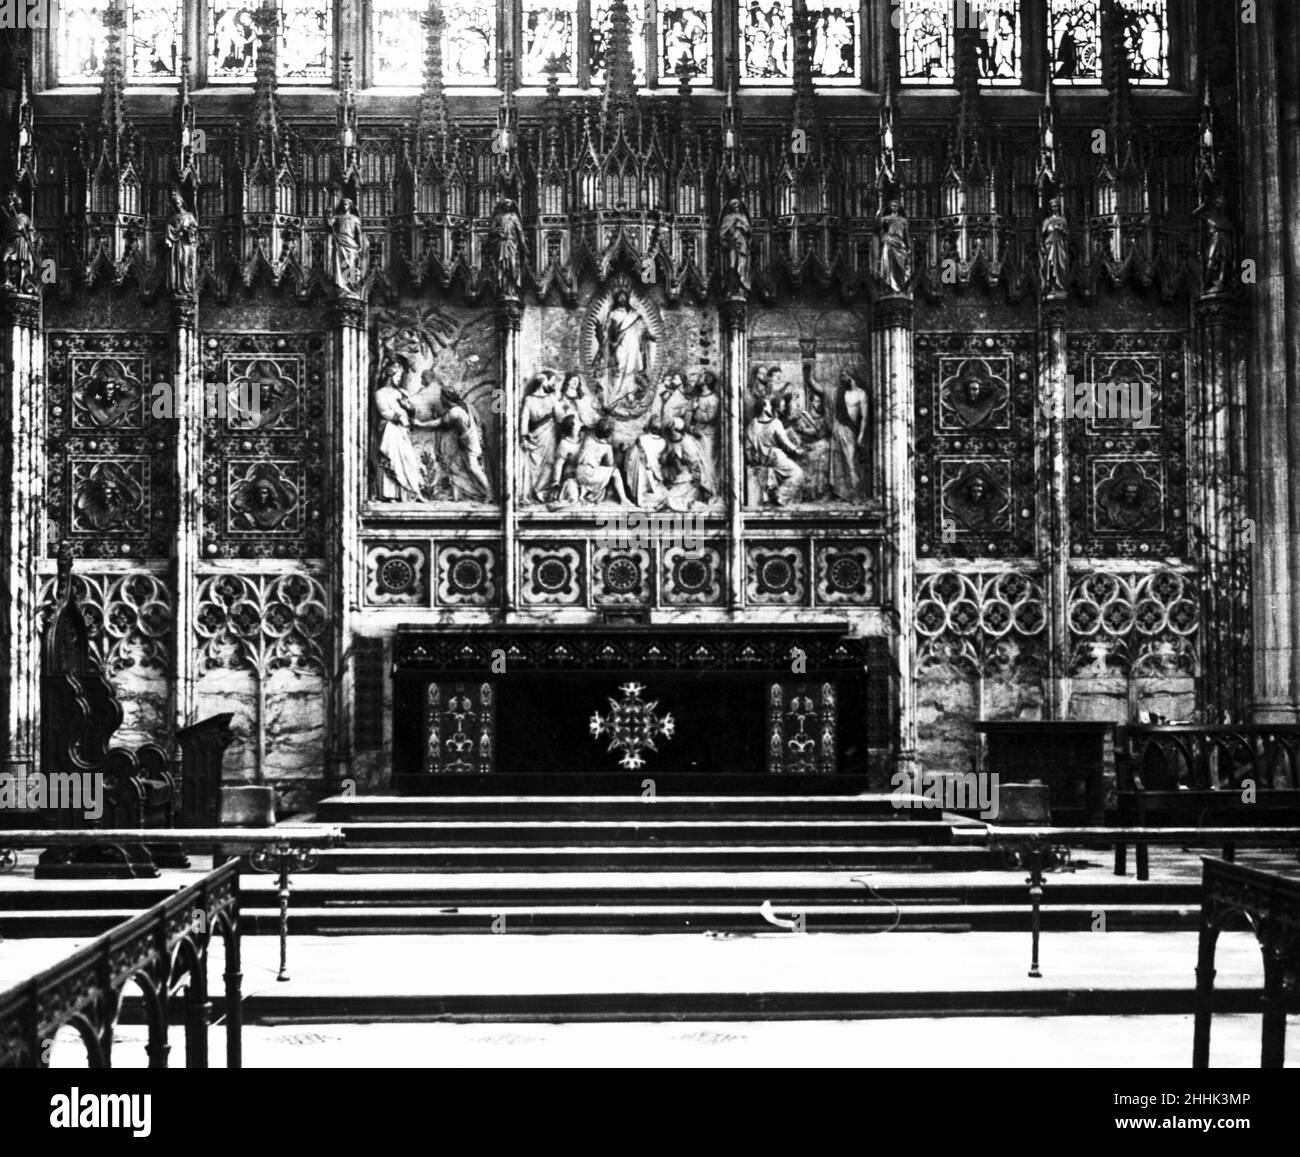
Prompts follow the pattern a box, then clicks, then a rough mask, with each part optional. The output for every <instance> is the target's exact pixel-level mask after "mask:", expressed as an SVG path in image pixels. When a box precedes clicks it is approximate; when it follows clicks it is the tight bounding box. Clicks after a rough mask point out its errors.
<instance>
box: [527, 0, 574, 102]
mask: <svg viewBox="0 0 1300 1157" xmlns="http://www.w3.org/2000/svg"><path fill="white" fill-rule="evenodd" d="M520 24H521V32H522V35H521V43H522V45H523V51H522V59H521V62H520V64H521V68H520V72H521V74H522V75H521V79H522V80H523V82H524V83H525V84H544V83H545V82H546V68H547V65H548V63H549V62H550V61H551V60H552V59H554V60H556V61H558V62H559V78H560V83H562V84H564V83H569V84H572V83H573V82H574V81H576V80H577V71H576V70H577V37H578V8H577V0H523V11H522V13H521V19H520Z"/></svg>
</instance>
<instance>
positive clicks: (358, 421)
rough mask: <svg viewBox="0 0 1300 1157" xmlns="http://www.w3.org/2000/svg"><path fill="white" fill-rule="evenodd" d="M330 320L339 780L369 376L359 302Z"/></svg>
mask: <svg viewBox="0 0 1300 1157" xmlns="http://www.w3.org/2000/svg"><path fill="white" fill-rule="evenodd" d="M331 306H332V316H331V318H330V331H331V332H330V352H331V371H332V373H331V378H332V381H333V384H334V388H333V390H332V391H331V397H330V426H331V428H332V429H333V430H334V432H335V434H334V438H333V445H332V447H331V456H332V458H333V461H334V470H333V477H334V492H333V495H332V497H333V503H332V515H331V520H330V521H331V534H330V542H331V543H332V544H333V566H332V574H331V582H330V608H331V618H332V619H333V622H332V623H331V635H332V640H331V641H332V643H333V658H334V670H333V683H332V699H333V702H332V703H331V710H330V717H329V718H330V732H329V735H330V743H329V762H330V769H329V770H330V774H331V777H332V781H333V782H334V783H336V784H337V783H338V782H339V781H340V780H342V779H343V778H344V777H346V776H347V774H348V772H349V768H350V766H351V762H352V753H353V749H354V742H353V741H354V735H355V730H356V727H355V711H354V703H355V690H356V688H355V682H356V678H355V674H356V664H355V663H354V662H353V658H352V631H353V623H354V621H355V619H356V616H357V615H358V614H359V612H360V610H361V589H360V584H361V573H362V559H361V538H360V528H361V485H362V469H361V464H362V462H363V461H364V457H363V455H362V454H359V453H358V452H357V448H358V447H361V446H364V445H365V438H366V387H367V383H368V381H369V379H370V349H369V345H368V343H367V341H366V306H365V302H364V301H363V300H362V299H361V298H360V297H359V296H356V295H354V294H349V293H339V294H337V295H336V296H335V297H334V299H333V301H332V303H331Z"/></svg>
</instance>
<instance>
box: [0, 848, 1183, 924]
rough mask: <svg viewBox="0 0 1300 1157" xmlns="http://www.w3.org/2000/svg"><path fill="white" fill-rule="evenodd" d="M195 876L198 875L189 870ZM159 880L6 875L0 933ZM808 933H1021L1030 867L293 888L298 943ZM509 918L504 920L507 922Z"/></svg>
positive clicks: (1174, 890)
mask: <svg viewBox="0 0 1300 1157" xmlns="http://www.w3.org/2000/svg"><path fill="white" fill-rule="evenodd" d="M191 871H192V870H191ZM187 874H188V873H170V872H169V873H168V879H167V880H158V881H149V882H141V881H101V882H94V883H92V882H87V881H35V880H31V879H29V878H24V876H22V875H12V876H8V877H0V881H2V883H0V936H5V937H9V938H11V939H12V938H17V937H23V938H30V937H42V936H55V935H93V934H97V933H99V932H102V931H104V930H106V929H107V928H108V927H111V926H112V925H113V924H114V923H115V922H117V921H119V920H122V919H125V918H127V917H128V916H129V915H130V914H132V913H135V912H139V911H141V910H143V909H144V908H146V907H148V906H150V905H151V904H153V903H156V902H157V901H158V900H159V899H161V898H162V896H164V895H166V894H167V893H168V892H169V891H171V890H174V888H175V887H176V886H177V885H176V883H175V882H174V879H172V877H175V878H176V879H183V878H184V876H185V875H187ZM240 888H241V894H242V904H243V912H244V921H245V925H246V927H247V928H248V930H249V931H250V932H257V933H269V932H271V931H274V929H275V927H276V924H277V921H278V909H277V896H276V892H275V881H274V878H273V877H269V876H266V875H263V874H254V873H249V874H245V875H243V876H242V877H241V884H240ZM1044 899H1045V908H1044V921H1045V927H1048V928H1052V929H1055V930H1059V931H1082V930H1089V929H1092V928H1093V927H1095V926H1096V925H1097V922H1098V915H1099V914H1101V915H1102V917H1103V923H1104V925H1105V927H1106V928H1107V929H1109V930H1147V931H1158V930H1175V929H1185V928H1189V927H1194V926H1195V921H1196V915H1197V912H1198V910H1199V902H1200V894H1199V887H1198V885H1197V884H1196V883H1195V882H1194V881H1193V880H1192V879H1186V880H1161V881H1156V880H1153V881H1148V882H1145V883H1144V882H1139V881H1136V880H1135V879H1133V878H1132V877H1129V878H1126V879H1117V878H1115V877H1114V876H1110V875H1108V874H1106V872H1105V868H1104V866H1103V865H1101V864H1092V863H1091V862H1081V864H1080V866H1079V870H1078V871H1077V872H1069V873H1052V874H1050V875H1049V877H1048V883H1047V888H1046V894H1045V897H1044ZM765 909H766V910H767V911H768V912H769V913H770V914H771V915H772V916H773V917H774V918H775V919H777V920H781V921H785V922H786V924H794V923H795V921H796V917H799V916H801V917H802V924H803V927H804V928H805V930H810V931H884V930H888V929H890V928H896V929H897V930H899V931H907V932H912V931H931V930H947V931H965V930H983V931H1000V930H1006V931H1011V930H1015V929H1017V928H1020V929H1024V928H1027V927H1028V922H1029V907H1028V895H1027V889H1026V886H1025V882H1024V875H1023V873H1022V872H1020V871H998V872H989V871H982V872H952V873H937V872H936V873H922V874H917V873H914V872H889V871H873V872H869V873H860V874H859V873H853V872H814V871H809V872H770V871H768V872H757V871H751V872H602V873H591V872H555V873H534V872H524V873H494V872H473V873H449V874H427V875H420V876H414V875H412V876H403V875H396V874H390V873H374V874H356V875H353V874H341V875H330V874H320V873H306V874H298V875H295V877H294V880H293V894H292V904H291V908H290V924H291V930H292V934H293V935H294V936H297V935H301V934H311V933H318V934H323V935H358V934H368V933H376V934H378V933H414V932H425V933H451V932H479V933H490V932H492V931H493V929H494V928H496V929H497V930H501V928H502V927H504V928H505V930H508V931H512V932H534V933H563V932H588V933H596V932H599V933H613V932H628V933H633V932H645V933H659V932H682V931H699V932H714V933H718V934H736V935H753V934H760V933H765V932H769V931H780V928H779V927H776V926H774V925H773V924H772V923H771V922H770V921H769V920H768V919H766V918H765V917H764V915H763V912H764V910H765ZM501 917H504V922H503V921H502V920H501V919H500V918H501Z"/></svg>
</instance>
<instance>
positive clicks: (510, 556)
mask: <svg viewBox="0 0 1300 1157" xmlns="http://www.w3.org/2000/svg"><path fill="white" fill-rule="evenodd" d="M522 322H523V303H522V302H521V301H520V299H519V297H518V295H517V294H515V293H507V294H504V295H503V296H502V297H501V298H500V299H499V301H498V303H497V343H498V350H499V355H500V359H501V384H500V386H499V387H498V388H499V391H500V392H499V393H498V394H497V397H496V399H495V403H496V409H497V412H498V413H499V414H500V415H501V421H500V425H499V427H498V428H499V429H500V432H501V433H500V445H501V448H502V452H501V471H502V478H501V480H500V481H499V483H498V485H499V486H500V488H501V553H502V559H501V606H502V608H503V609H504V610H505V611H507V612H509V611H513V610H515V609H516V607H517V606H518V598H519V593H518V592H519V547H518V529H519V485H520V471H519V446H518V440H517V439H516V438H515V436H514V430H513V429H512V425H513V423H514V422H515V421H517V420H518V419H517V417H516V416H517V415H518V413H519V410H520V400H519V327H520V324H521V323H522Z"/></svg>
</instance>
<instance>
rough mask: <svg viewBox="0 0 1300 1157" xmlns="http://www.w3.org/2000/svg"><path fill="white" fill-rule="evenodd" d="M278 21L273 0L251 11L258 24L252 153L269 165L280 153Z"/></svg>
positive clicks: (270, 165)
mask: <svg viewBox="0 0 1300 1157" xmlns="http://www.w3.org/2000/svg"><path fill="white" fill-rule="evenodd" d="M279 22H280V16H279V13H278V12H277V10H276V7H275V0H262V4H261V6H260V7H259V8H258V9H257V11H256V12H255V13H254V14H253V23H254V24H255V25H256V26H257V39H258V45H257V62H256V65H255V67H254V74H253V75H254V80H253V124H252V135H253V142H254V148H253V151H254V153H256V152H261V153H262V155H263V159H264V160H265V161H266V164H267V165H268V167H270V168H274V167H275V164H276V162H277V160H278V159H279V155H280V99H279V95H278V90H277V84H278V81H277V78H276V59H275V58H276V41H277V39H278V38H277V36H276V29H277V27H278V25H279Z"/></svg>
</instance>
